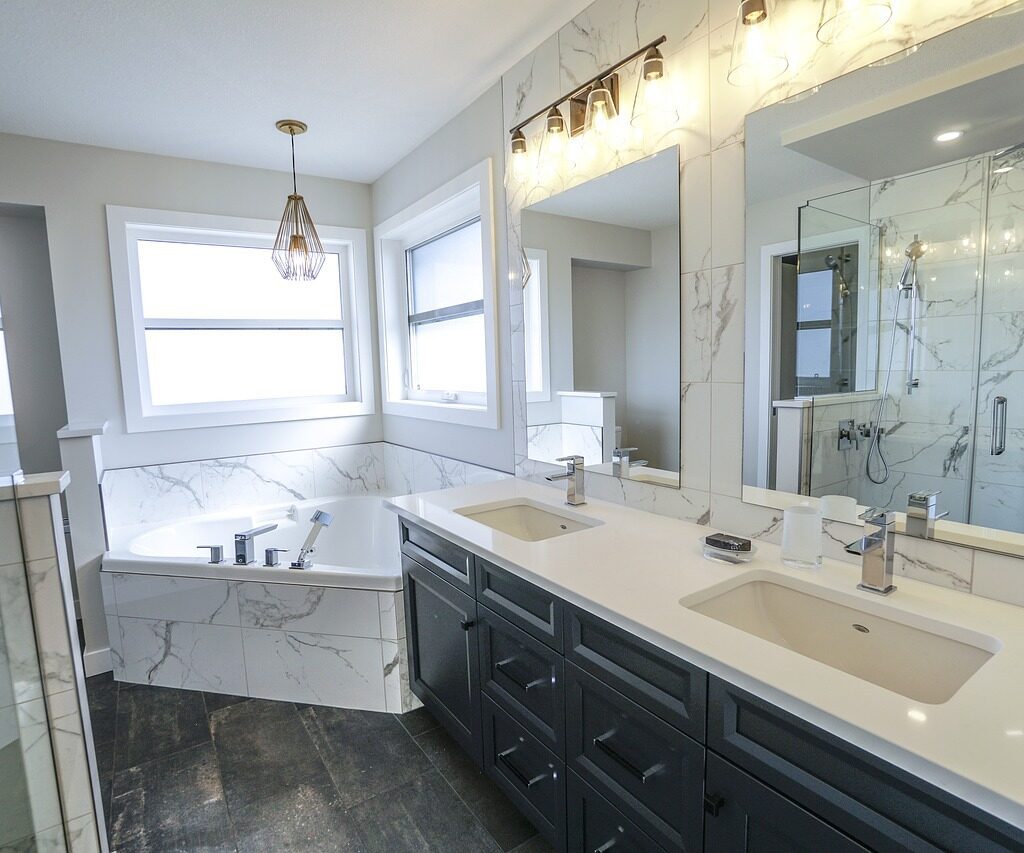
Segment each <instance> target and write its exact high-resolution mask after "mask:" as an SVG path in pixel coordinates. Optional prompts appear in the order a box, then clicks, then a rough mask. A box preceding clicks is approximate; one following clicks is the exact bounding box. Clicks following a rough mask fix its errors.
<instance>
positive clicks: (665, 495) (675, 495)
mask: <svg viewBox="0 0 1024 853" xmlns="http://www.w3.org/2000/svg"><path fill="white" fill-rule="evenodd" d="M607 479H611V480H614V481H615V482H617V483H618V484H619V488H620V489H621V491H622V500H621V503H623V504H624V505H626V506H629V507H633V508H634V509H641V510H643V511H644V512H652V513H654V514H655V515H664V516H666V517H668V518H678V519H681V520H683V521H692V522H695V523H697V524H707V523H708V520H709V519H710V517H711V495H709V494H708V493H707V492H703V491H699V490H697V489H686V488H682V489H670V488H666V487H664V486H652V485H650V484H649V483H640V482H637V481H636V480H618V479H616V478H614V477H611V478H607Z"/></svg>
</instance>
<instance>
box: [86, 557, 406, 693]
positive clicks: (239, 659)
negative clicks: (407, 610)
mask: <svg viewBox="0 0 1024 853" xmlns="http://www.w3.org/2000/svg"><path fill="white" fill-rule="evenodd" d="M100 581H101V583H102V585H103V600H104V609H105V610H106V619H107V626H108V628H107V630H108V633H109V635H110V649H111V659H112V663H113V669H114V677H115V678H116V679H117V680H118V681H122V682H131V683H135V684H149V685H154V686H159V687H177V688H184V689H188V690H203V691H205V692H208V693H221V694H227V695H233V696H250V697H255V698H261V699H276V700H280V701H288V702H310V703H315V704H319V705H329V706H332V707H337V708H358V709H363V710H368V711H389V712H392V713H402V712H404V711H409V710H412V709H413V708H415V707H418V706H419V702H418V701H417V700H416V699H415V697H414V696H413V695H412V693H411V692H410V691H409V690H408V687H407V684H408V672H407V669H408V667H407V660H406V648H405V618H404V609H403V605H402V593H401V592H379V591H377V590H353V589H341V588H334V587H317V586H302V585H298V584H280V583H259V582H255V581H230V580H215V579H210V578H188V577H168V576H164V575H149V574H145V575H144V574H137V575H136V574H125V573H116V572H107V571H104V572H101V574H100Z"/></svg>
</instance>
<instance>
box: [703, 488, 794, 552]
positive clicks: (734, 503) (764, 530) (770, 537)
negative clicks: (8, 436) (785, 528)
mask: <svg viewBox="0 0 1024 853" xmlns="http://www.w3.org/2000/svg"><path fill="white" fill-rule="evenodd" d="M711 524H712V526H713V527H715V528H716V529H717V530H721V531H723V532H725V533H732V534H735V535H737V536H744V537H746V538H747V539H764V540H766V541H768V542H774V543H775V544H779V543H780V542H781V541H782V510H781V509H773V508H772V507H764V506H755V505H754V504H747V503H743V501H742V500H740V499H739V498H733V497H729V496H728V495H718V494H712V495H711Z"/></svg>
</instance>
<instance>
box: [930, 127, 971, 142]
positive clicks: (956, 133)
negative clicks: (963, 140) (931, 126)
mask: <svg viewBox="0 0 1024 853" xmlns="http://www.w3.org/2000/svg"><path fill="white" fill-rule="evenodd" d="M963 135H964V132H963V131H962V130H945V131H943V132H942V133H940V134H939V135H938V136H936V137H935V141H936V142H956V140H958V139H959V138H960V137H961V136H963Z"/></svg>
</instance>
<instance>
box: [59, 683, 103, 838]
mask: <svg viewBox="0 0 1024 853" xmlns="http://www.w3.org/2000/svg"><path fill="white" fill-rule="evenodd" d="M49 710H50V727H51V737H52V739H53V744H54V758H55V759H56V765H57V773H58V774H59V777H60V784H61V789H62V791H63V795H64V815H65V818H66V819H69V820H70V819H73V818H76V817H81V816H83V815H92V814H93V799H92V772H91V770H90V768H89V758H88V755H87V753H86V746H85V738H84V736H83V734H82V716H81V710H80V708H79V705H78V691H77V690H75V689H72V690H65V691H63V692H61V693H56V694H54V695H53V696H50V697H49Z"/></svg>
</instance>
